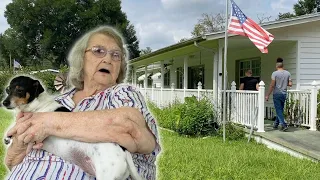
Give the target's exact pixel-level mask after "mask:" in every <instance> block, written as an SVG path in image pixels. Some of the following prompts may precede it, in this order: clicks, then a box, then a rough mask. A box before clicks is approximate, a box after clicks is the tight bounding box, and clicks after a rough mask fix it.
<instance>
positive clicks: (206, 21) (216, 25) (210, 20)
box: [191, 13, 226, 37]
mask: <svg viewBox="0 0 320 180" xmlns="http://www.w3.org/2000/svg"><path fill="white" fill-rule="evenodd" d="M225 22H226V18H225V16H224V15H223V14H222V13H218V14H215V15H212V14H208V13H203V14H202V18H200V19H199V20H198V23H197V24H196V25H195V26H194V28H193V31H192V32H191V34H192V36H193V37H197V36H202V35H204V34H208V33H212V32H217V31H221V30H223V29H224V27H225Z"/></svg>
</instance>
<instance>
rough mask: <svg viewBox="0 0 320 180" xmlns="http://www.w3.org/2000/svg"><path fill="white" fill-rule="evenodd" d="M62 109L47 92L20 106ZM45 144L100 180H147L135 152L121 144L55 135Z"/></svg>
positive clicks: (35, 109) (27, 109)
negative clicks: (136, 160) (93, 141)
mask: <svg viewBox="0 0 320 180" xmlns="http://www.w3.org/2000/svg"><path fill="white" fill-rule="evenodd" d="M59 107H62V105H60V104H59V103H57V102H56V101H55V100H54V99H53V97H51V96H50V95H48V94H47V93H45V92H43V93H41V94H40V95H39V96H38V98H35V99H34V100H33V101H32V102H30V103H28V104H26V105H22V106H20V108H19V111H23V112H51V111H54V110H56V109H57V108H59ZM43 144H44V145H43V148H42V149H44V150H46V151H48V152H50V153H53V154H55V155H57V156H59V157H61V158H62V159H64V160H66V161H69V162H72V163H74V164H76V165H78V166H79V167H80V168H82V169H83V170H84V171H86V172H87V173H89V174H91V175H95V176H96V178H97V180H108V179H110V180H120V179H126V178H127V177H128V176H129V175H131V177H132V178H133V179H136V180H142V179H143V178H142V177H141V176H140V175H139V174H138V172H137V169H136V167H135V166H134V164H133V160H132V156H131V153H130V152H128V151H127V150H126V151H123V150H122V148H121V147H120V146H119V145H117V144H114V143H85V142H79V141H74V140H69V139H63V138H59V137H55V136H49V137H48V138H46V139H45V141H44V142H43ZM85 157H87V158H85ZM91 170H93V171H91Z"/></svg>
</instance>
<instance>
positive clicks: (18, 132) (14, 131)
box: [7, 113, 50, 153]
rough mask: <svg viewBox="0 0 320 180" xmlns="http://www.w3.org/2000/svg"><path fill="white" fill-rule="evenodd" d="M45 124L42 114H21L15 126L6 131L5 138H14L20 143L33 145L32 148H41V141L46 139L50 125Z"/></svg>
mask: <svg viewBox="0 0 320 180" xmlns="http://www.w3.org/2000/svg"><path fill="white" fill-rule="evenodd" d="M46 122H47V121H46V118H45V117H44V113H22V117H21V118H17V121H16V125H15V126H14V127H13V128H11V129H10V130H9V131H8V133H7V136H16V137H17V138H18V139H19V142H21V143H22V142H23V143H24V144H32V143H35V144H36V145H35V146H34V148H41V146H42V141H43V140H44V139H45V138H47V137H48V133H47V132H48V126H49V124H50V123H46ZM30 150H31V148H29V149H28V151H30ZM27 153H28V152H27Z"/></svg>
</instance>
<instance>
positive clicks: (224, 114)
mask: <svg viewBox="0 0 320 180" xmlns="http://www.w3.org/2000/svg"><path fill="white" fill-rule="evenodd" d="M228 6H229V0H226V24H225V32H224V59H223V62H224V67H223V69H224V73H223V112H222V113H223V114H222V115H223V116H222V118H223V142H225V141H226V118H227V114H226V95H227V92H226V89H227V52H228V30H227V29H228V19H229V18H228Z"/></svg>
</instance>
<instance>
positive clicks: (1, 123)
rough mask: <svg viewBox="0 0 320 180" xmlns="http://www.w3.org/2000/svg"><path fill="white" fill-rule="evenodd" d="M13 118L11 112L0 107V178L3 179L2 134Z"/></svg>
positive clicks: (3, 146) (3, 149)
mask: <svg viewBox="0 0 320 180" xmlns="http://www.w3.org/2000/svg"><path fill="white" fill-rule="evenodd" d="M12 119H13V114H12V113H10V112H8V111H6V110H4V109H3V108H0V134H1V140H0V141H1V142H0V179H4V177H5V175H6V173H7V169H6V168H5V166H4V164H3V160H4V155H5V145H4V144H3V135H4V133H5V130H6V129H7V128H8V127H9V126H10V124H11V122H12Z"/></svg>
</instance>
